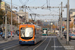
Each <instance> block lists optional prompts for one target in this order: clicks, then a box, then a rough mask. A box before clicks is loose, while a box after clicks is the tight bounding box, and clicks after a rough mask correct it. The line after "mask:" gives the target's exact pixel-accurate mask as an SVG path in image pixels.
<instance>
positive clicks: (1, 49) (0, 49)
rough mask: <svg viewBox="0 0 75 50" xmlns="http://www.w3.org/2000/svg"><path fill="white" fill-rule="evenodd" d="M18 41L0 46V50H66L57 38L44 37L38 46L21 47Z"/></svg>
mask: <svg viewBox="0 0 75 50" xmlns="http://www.w3.org/2000/svg"><path fill="white" fill-rule="evenodd" d="M18 42H19V41H18V40H14V41H10V42H7V43H3V44H0V50H65V49H64V48H63V47H62V45H61V44H60V42H59V41H58V39H57V37H56V36H43V39H42V41H40V42H38V43H37V44H36V45H22V46H21V45H19V43H18Z"/></svg>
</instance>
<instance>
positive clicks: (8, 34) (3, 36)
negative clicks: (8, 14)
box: [2, 32, 14, 38]
mask: <svg viewBox="0 0 75 50" xmlns="http://www.w3.org/2000/svg"><path fill="white" fill-rule="evenodd" d="M9 37H11V32H8V33H7V38H9ZM12 37H14V33H12ZM2 38H5V33H4V34H3V35H2Z"/></svg>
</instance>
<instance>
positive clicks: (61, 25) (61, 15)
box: [60, 2, 62, 40]
mask: <svg viewBox="0 0 75 50" xmlns="http://www.w3.org/2000/svg"><path fill="white" fill-rule="evenodd" d="M60 22H61V34H60V39H61V40H62V2H61V21H60Z"/></svg>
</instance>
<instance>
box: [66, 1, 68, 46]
mask: <svg viewBox="0 0 75 50" xmlns="http://www.w3.org/2000/svg"><path fill="white" fill-rule="evenodd" d="M66 44H67V45H69V0H67V42H66Z"/></svg>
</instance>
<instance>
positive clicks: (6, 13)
mask: <svg viewBox="0 0 75 50" xmlns="http://www.w3.org/2000/svg"><path fill="white" fill-rule="evenodd" d="M5 13H6V14H5V40H7V7H6V6H5Z"/></svg>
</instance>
